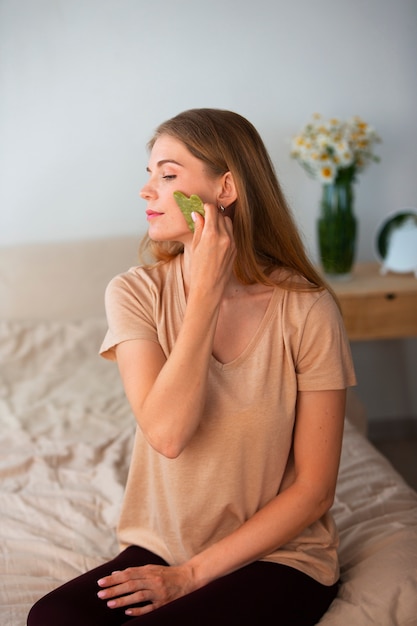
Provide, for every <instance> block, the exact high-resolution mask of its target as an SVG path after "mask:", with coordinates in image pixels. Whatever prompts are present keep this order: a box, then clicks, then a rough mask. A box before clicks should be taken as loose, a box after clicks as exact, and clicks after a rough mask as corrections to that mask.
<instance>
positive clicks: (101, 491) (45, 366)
mask: <svg viewBox="0 0 417 626" xmlns="http://www.w3.org/2000/svg"><path fill="white" fill-rule="evenodd" d="M137 245H138V240H137V238H135V237H120V238H112V239H102V240H96V241H94V240H91V241H88V240H85V241H83V240H80V241H77V242H62V243H50V244H44V245H40V244H33V245H21V246H12V247H4V248H2V249H0V363H1V372H0V485H1V489H0V510H1V517H0V542H1V550H0V559H1V561H0V577H1V580H0V624H1V625H2V626H24V624H26V616H27V613H28V611H29V608H30V607H31V605H32V604H33V603H34V602H35V601H36V599H37V598H39V597H40V596H42V595H44V594H45V593H47V592H48V591H50V590H51V589H53V588H54V587H56V586H58V585H59V584H61V583H63V582H65V581H66V580H68V579H70V578H72V577H74V576H76V575H78V574H80V573H82V572H83V571H85V570H86V569H88V568H92V567H94V566H95V565H98V564H100V563H102V562H103V561H105V560H107V559H109V558H111V557H112V556H113V555H114V554H115V553H116V552H117V542H116V539H115V527H116V523H117V519H118V513H119V507H120V503H121V500H122V496H123V489H124V484H125V480H126V474H127V469H128V464H129V457H130V451H131V446H132V440H133V433H134V420H133V418H132V416H131V414H130V411H129V407H128V406H127V402H126V400H125V397H124V394H123V390H122V387H121V384H120V381H119V377H118V373H117V368H116V366H114V365H112V364H110V363H108V362H106V361H104V360H103V359H101V358H100V357H98V348H99V345H100V343H101V340H102V338H103V335H104V332H105V329H106V321H105V318H104V307H103V293H104V288H105V285H106V284H107V282H108V280H109V279H110V278H111V277H112V276H113V275H114V274H116V273H118V272H121V271H123V270H125V269H126V268H127V267H129V266H130V265H134V264H135V263H136V258H137V253H136V251H137ZM352 406H353V409H354V405H353V404H352ZM347 413H348V414H347V418H346V427H345V435H344V444H343V453H342V460H341V467H340V474H339V480H338V487H337V495H336V500H335V503H334V507H333V510H334V515H335V518H336V521H337V524H338V526H339V529H340V536H341V543H340V562H341V576H342V585H341V588H340V592H339V594H338V597H337V598H336V600H335V601H334V602H333V604H332V605H331V607H330V609H329V611H328V612H327V613H326V615H325V616H324V617H323V618H322V619H321V621H320V626H350V625H355V626H370V625H372V624H375V625H378V626H412V625H416V624H417V494H416V493H415V492H414V491H413V490H412V489H411V488H410V487H408V486H407V485H406V484H405V482H404V481H403V480H402V479H401V477H400V476H399V475H398V474H397V473H396V472H395V471H394V469H393V468H392V467H391V465H390V464H389V462H388V461H387V460H386V459H385V458H384V457H383V456H381V455H380V454H379V453H378V452H377V451H376V449H375V448H374V447H373V446H372V445H371V444H370V443H369V442H368V441H367V439H366V436H365V434H364V430H365V428H364V424H363V420H362V419H361V416H360V415H359V414H358V413H357V411H355V410H351V409H350V407H348V411H347ZM248 626H249V625H248ZM254 626H255V625H254Z"/></svg>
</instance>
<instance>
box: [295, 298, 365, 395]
mask: <svg viewBox="0 0 417 626" xmlns="http://www.w3.org/2000/svg"><path fill="white" fill-rule="evenodd" d="M296 375H297V381H298V389H299V390H300V391H314V390H326V389H344V388H346V387H350V386H353V385H355V384H356V377H355V372H354V367H353V362H352V355H351V350H350V345H349V340H348V337H347V334H346V330H345V326H344V323H343V319H342V316H341V313H340V311H339V309H338V307H337V304H336V302H335V301H334V299H333V297H332V296H331V295H330V293H329V292H327V291H324V292H321V293H320V296H319V297H318V298H317V299H316V300H315V301H314V302H313V303H312V306H311V307H310V309H309V311H308V313H307V315H306V318H305V322H304V327H303V330H302V333H301V339H300V343H299V350H298V354H297V356H296Z"/></svg>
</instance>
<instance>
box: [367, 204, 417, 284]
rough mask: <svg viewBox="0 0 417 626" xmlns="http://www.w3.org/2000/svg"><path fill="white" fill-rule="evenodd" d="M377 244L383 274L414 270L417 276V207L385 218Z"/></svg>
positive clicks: (378, 231) (377, 234) (378, 234)
mask: <svg viewBox="0 0 417 626" xmlns="http://www.w3.org/2000/svg"><path fill="white" fill-rule="evenodd" d="M375 244H376V254H377V257H378V259H379V260H380V262H381V264H382V265H381V274H386V273H387V272H388V271H391V272H399V273H407V272H414V275H415V276H416V278H417V209H403V210H401V211H396V212H395V213H392V214H391V215H389V216H388V217H387V218H385V219H384V221H383V222H382V224H381V225H380V226H379V228H378V230H377V233H376V241H375Z"/></svg>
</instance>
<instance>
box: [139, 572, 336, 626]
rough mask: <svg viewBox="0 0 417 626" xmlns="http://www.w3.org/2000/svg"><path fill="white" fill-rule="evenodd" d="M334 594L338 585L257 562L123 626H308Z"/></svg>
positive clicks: (317, 619)
mask: <svg viewBox="0 0 417 626" xmlns="http://www.w3.org/2000/svg"><path fill="white" fill-rule="evenodd" d="M337 590H338V584H336V585H333V586H331V587H327V586H325V585H321V584H320V583H318V582H317V581H315V580H314V579H312V578H310V577H309V576H307V575H306V574H303V573H302V572H299V571H297V570H295V569H293V568H291V567H287V566H285V565H278V564H276V563H269V562H264V561H257V562H256V563H252V564H251V565H248V566H246V567H244V568H242V569H240V570H237V571H236V572H234V573H232V574H230V575H228V576H224V577H223V578H219V579H217V580H215V581H214V582H212V583H210V584H209V585H207V586H206V587H203V588H202V589H199V590H197V591H194V592H193V593H190V594H189V595H187V596H184V597H182V598H179V599H178V600H175V601H173V602H171V603H170V604H167V605H165V606H163V607H161V608H160V609H157V610H155V611H153V612H151V613H148V614H146V615H143V616H142V617H137V618H133V619H132V621H131V622H129V626H155V625H158V626H172V624H181V626H196V624H198V626H214V625H216V626H257V625H258V624H262V626H267V625H268V624H271V625H272V624H273V625H274V626H277V625H278V624H279V625H280V626H313V625H314V624H316V623H317V622H318V621H319V619H320V618H321V616H322V615H323V614H324V613H325V612H326V610H327V608H328V607H329V606H330V604H331V602H332V601H333V599H334V598H335V596H336V594H337Z"/></svg>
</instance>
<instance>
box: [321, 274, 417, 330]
mask: <svg viewBox="0 0 417 626" xmlns="http://www.w3.org/2000/svg"><path fill="white" fill-rule="evenodd" d="M379 269H380V265H379V264H378V263H359V264H357V265H356V266H355V268H354V271H353V275H352V278H351V279H350V280H349V281H346V282H338V281H335V280H331V281H329V283H330V285H331V287H332V288H333V289H334V291H335V293H336V295H337V297H338V299H339V302H340V306H341V309H342V313H343V319H344V321H345V325H346V330H347V333H348V336H349V339H350V340H352V341H355V340H368V339H398V338H401V337H415V336H417V278H415V276H414V274H393V273H389V274H386V275H385V276H382V275H381V274H380V272H379Z"/></svg>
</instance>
